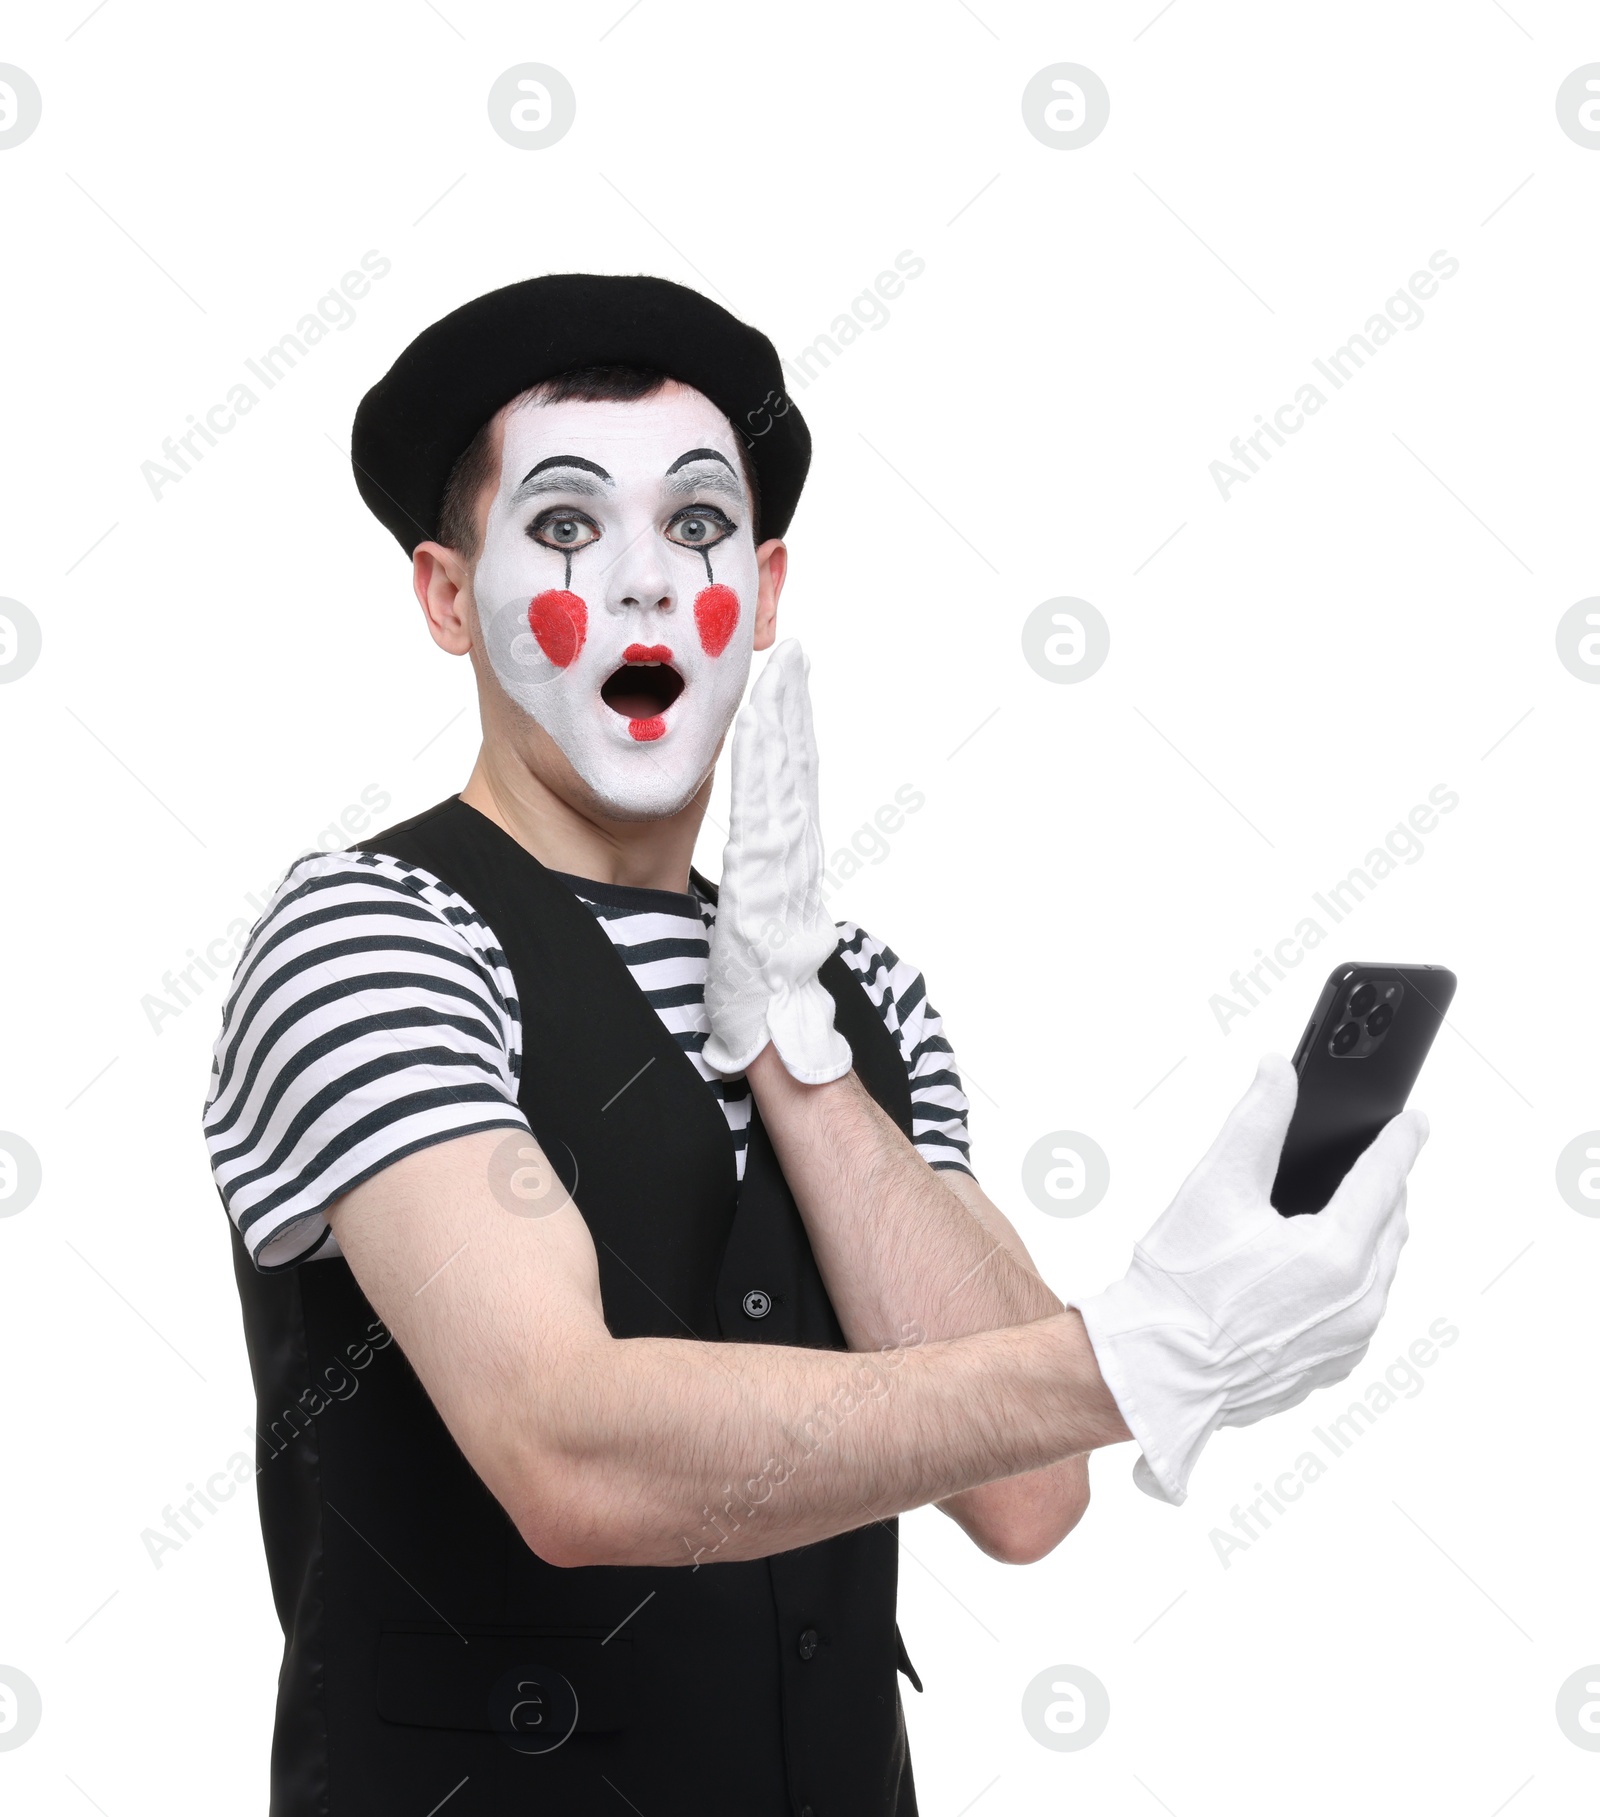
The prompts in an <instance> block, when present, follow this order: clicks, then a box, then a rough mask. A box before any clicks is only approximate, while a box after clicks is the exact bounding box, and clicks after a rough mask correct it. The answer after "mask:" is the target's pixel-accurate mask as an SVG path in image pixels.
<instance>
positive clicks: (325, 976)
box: [204, 852, 527, 1272]
mask: <svg viewBox="0 0 1600 1817" xmlns="http://www.w3.org/2000/svg"><path fill="white" fill-rule="evenodd" d="M521 1070H522V1049H521V1020H520V1013H519V1010H518V1005H517V1002H516V997H515V985H514V982H513V979H512V976H511V972H510V968H509V966H508V965H507V963H506V959H505V955H504V954H503V953H502V952H501V951H500V947H499V943H498V941H497V940H496V938H495V936H494V934H493V932H492V930H491V929H490V928H489V927H488V925H487V924H486V923H485V922H484V921H483V920H482V918H481V917H480V916H479V915H478V914H477V912H476V911H475V910H474V909H473V908H472V906H471V904H470V903H467V902H465V901H463V900H462V898H461V897H459V896H457V895H456V894H455V893H454V892H453V891H451V890H449V889H448V888H446V886H445V885H444V884H442V883H441V882H440V881H439V880H438V879H437V878H436V877H432V876H430V875H429V874H428V873H427V872H425V871H422V870H419V869H417V868H416V867H415V866H413V865H407V864H403V863H401V862H400V861H399V860H398V859H395V858H389V857H384V856H382V855H369V854H366V853H362V852H335V853H331V854H320V853H319V854H313V855H312V856H310V857H306V858H302V859H301V860H300V861H299V862H298V863H297V864H295V865H294V866H293V867H292V868H291V869H290V871H289V873H288V875H287V876H286V877H285V878H284V880H283V882H282V883H281V884H280V885H279V886H278V890H277V893H276V894H275V895H274V896H273V899H272V901H271V902H270V903H269V904H268V906H267V910H266V912H265V914H263V916H262V917H261V919H260V921H258V922H257V923H256V926H255V928H254V930H253V931H252V933H251V935H250V939H249V941H248V943H247V944H246V946H245V949H244V953H243V955H242V957H241V958H240V961H239V967H238V970H237V972H236V973H235V975H234V980H233V985H232V988H231V990H230V993H229V996H228V1001H227V1004H226V1007H225V1008H224V1010H223V1017H222V1032H221V1033H220V1035H219V1036H218V1038H217V1044H216V1049H215V1053H214V1056H213V1060H212V1070H211V1089H210V1092H209V1095H208V1096H207V1099H206V1107H205V1116H204V1127H205V1138H206V1146H207V1148H208V1149H209V1150H210V1155H211V1168H212V1172H213V1174H214V1176H215V1178H216V1182H217V1188H218V1190H219V1191H220V1193H221V1195H222V1202H223V1204H224V1205H225V1206H226V1207H227V1210H228V1215H229V1216H230V1217H231V1218H232V1219H233V1221H234V1223H235V1224H236V1225H237V1226H238V1228H239V1233H240V1235H241V1236H242V1237H243V1239H244V1242H245V1245H246V1247H247V1248H248V1250H249V1252H250V1254H251V1256H252V1258H253V1259H254V1261H255V1264H256V1266H257V1267H258V1268H260V1269H261V1270H263V1271H264V1272H270V1271H272V1270H276V1269H281V1268H287V1267H292V1266H293V1265H294V1264H295V1263H297V1262H302V1261H305V1260H307V1259H308V1258H309V1257H310V1256H312V1255H317V1254H321V1255H327V1254H330V1253H331V1254H337V1253H338V1248H337V1244H336V1243H335V1241H334V1238H333V1233H332V1231H331V1230H330V1229H329V1228H328V1223H327V1219H326V1216H325V1213H326V1211H327V1209H328V1207H329V1206H330V1205H331V1204H332V1203H333V1202H334V1200H336V1199H337V1198H338V1197H339V1196H340V1195H341V1194H342V1193H346V1192H348V1191H349V1190H350V1189H351V1187H353V1186H357V1185H359V1184H360V1183H361V1182H362V1181H363V1180H366V1179H370V1178H371V1177H372V1175H374V1174H376V1173H378V1172H380V1171H381V1170H382V1169H383V1168H385V1167H388V1166H391V1165H392V1164H393V1163H394V1162H395V1161H398V1160H400V1159H401V1158H402V1157H403V1156H405V1155H409V1154H414V1153H416V1152H417V1151H418V1150H419V1149H423V1148H428V1147H431V1146H432V1145H433V1144H435V1143H438V1142H447V1141H451V1140H453V1139H454V1138H455V1137H457V1136H464V1135H470V1134H472V1133H474V1132H475V1131H478V1130H485V1129H501V1128H505V1129H526V1128H527V1121H526V1119H525V1118H524V1117H523V1114H522V1111H521V1110H520V1108H519V1107H518V1104H517V1086H518V1082H519V1079H520V1075H521Z"/></svg>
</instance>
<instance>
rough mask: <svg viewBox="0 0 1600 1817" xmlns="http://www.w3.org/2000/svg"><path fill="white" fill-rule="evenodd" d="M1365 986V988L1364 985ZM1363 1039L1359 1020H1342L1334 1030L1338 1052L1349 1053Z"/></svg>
mask: <svg viewBox="0 0 1600 1817" xmlns="http://www.w3.org/2000/svg"><path fill="white" fill-rule="evenodd" d="M1363 988H1365V987H1364V986H1363ZM1360 1039H1361V1025H1360V1023H1359V1022H1341V1023H1340V1024H1339V1026H1338V1027H1337V1028H1336V1029H1335V1030H1334V1031H1333V1041H1332V1047H1333V1051H1334V1052H1335V1053H1336V1054H1347V1053H1349V1051H1350V1049H1351V1048H1352V1047H1354V1046H1355V1044H1356V1043H1357V1042H1358V1041H1359V1040H1360Z"/></svg>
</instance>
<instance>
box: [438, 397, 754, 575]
mask: <svg viewBox="0 0 1600 1817" xmlns="http://www.w3.org/2000/svg"><path fill="white" fill-rule="evenodd" d="M669 382H670V375H669V374H667V373H665V372H656V371H653V370H651V369H650V368H648V367H644V366H580V367H576V368H574V370H572V371H571V372H558V373H557V374H556V375H555V376H554V377H553V378H547V379H540V381H539V382H538V384H537V385H530V386H529V387H528V389H527V390H526V391H523V392H520V393H519V394H518V395H517V396H516V397H514V398H512V399H511V400H510V401H509V402H508V403H506V404H504V405H502V406H501V408H500V409H499V410H497V411H496V412H495V413H494V415H493V416H492V417H490V419H489V420H488V422H486V423H485V424H484V425H483V427H482V428H481V429H480V430H479V431H478V433H477V434H476V435H475V436H473V438H472V440H471V441H470V442H469V443H468V444H467V446H466V447H465V448H464V449H463V450H462V451H461V453H460V455H459V456H458V457H457V459H456V463H455V465H454V466H453V467H452V468H451V469H450V478H449V480H448V481H447V482H446V484H445V489H444V498H443V500H442V502H441V504H440V507H439V541H440V542H441V543H443V544H444V546H445V547H446V548H447V549H454V550H455V552H456V553H457V554H458V555H459V556H461V558H462V559H463V560H464V561H467V562H475V561H476V560H477V559H478V556H479V554H480V552H481V550H482V547H483V532H482V528H481V526H480V525H479V522H478V501H479V499H480V497H481V496H482V494H483V491H484V488H485V487H486V486H489V485H491V484H492V483H493V482H494V479H495V463H496V461H497V460H498V458H499V450H498V448H497V446H496V443H497V440H498V438H497V436H496V434H495V425H496V424H497V423H498V422H499V421H500V419H501V418H502V417H503V416H505V414H506V413H507V412H508V411H510V410H514V409H515V408H516V407H517V406H518V405H519V404H528V403H534V404H565V403H569V402H574V401H576V402H579V403H585V404H601V403H622V404H632V403H637V402H638V401H639V400H640V399H641V398H647V397H654V396H655V394H656V393H657V392H658V391H660V390H661V388H662V387H663V386H664V385H666V384H668V383H669ZM733 439H734V444H735V446H736V447H737V448H738V450H739V467H740V471H741V472H742V473H743V475H744V483H745V490H746V491H747V492H748V493H749V495H750V509H751V534H752V536H753V537H754V538H755V539H756V540H757V541H759V540H760V534H759V533H760V525H761V488H760V485H759V482H758V481H757V478H756V469H755V463H754V461H752V460H751V458H750V450H749V448H748V447H747V446H746V443H745V440H744V437H743V436H741V435H740V434H739V433H738V432H737V431H735V432H734V438H733Z"/></svg>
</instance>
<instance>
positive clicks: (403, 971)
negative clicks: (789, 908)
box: [205, 852, 970, 1269]
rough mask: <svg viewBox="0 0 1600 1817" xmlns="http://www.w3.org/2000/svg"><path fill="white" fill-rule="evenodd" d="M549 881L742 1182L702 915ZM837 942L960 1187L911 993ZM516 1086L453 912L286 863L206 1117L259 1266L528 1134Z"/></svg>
mask: <svg viewBox="0 0 1600 1817" xmlns="http://www.w3.org/2000/svg"><path fill="white" fill-rule="evenodd" d="M563 881H564V882H565V883H566V884H567V885H568V886H569V887H570V888H571V889H572V891H573V893H574V894H575V895H576V896H577V897H578V898H579V900H580V901H582V902H583V903H584V904H585V906H586V907H587V908H588V909H589V911H590V913H591V914H593V915H594V917H595V919H596V921H597V922H598V923H599V925H600V926H601V927H602V928H603V929H604V930H605V932H606V934H607V936H608V937H609V938H610V939H611V941H612V942H613V944H614V945H615V946H616V948H617V951H618V953H619V955H620V956H621V958H622V959H623V961H624V962H625V963H626V965H627V966H628V969H629V971H630V972H631V974H632V976H633V978H634V980H635V982H636V983H637V984H638V986H639V988H640V989H641V990H642V991H643V992H644V994H645V996H646V998H647V999H648V1001H649V1002H650V1004H651V1006H652V1008H654V1010H655V1012H656V1014H657V1015H658V1016H659V1017H660V1018H661V1021H662V1023H663V1025H664V1026H665V1027H666V1029H667V1030H668V1032H669V1033H670V1034H671V1035H672V1036H673V1038H674V1039H675V1040H676V1041H677V1043H678V1045H679V1046H680V1048H681V1049H682V1050H683V1052H684V1054H685V1055H686V1056H687V1057H688V1058H689V1060H690V1061H691V1062H692V1063H693V1064H694V1066H695V1068H696V1070H697V1071H698V1072H699V1073H700V1076H701V1077H702V1078H703V1079H704V1080H705V1081H706V1083H707V1086H708V1087H709V1088H710V1089H711V1090H712V1091H713V1092H714V1093H715V1094H716V1096H717V1098H718V1101H719V1102H720V1103H721V1105H722V1109H723V1114H724V1116H725V1117H726V1118H727V1121H728V1127H729V1130H730V1131H731V1132H732V1135H733V1139H734V1145H735V1149H736V1153H737V1162H738V1171H739V1175H740V1177H741V1178H742V1177H743V1174H744V1160H745V1148H746V1144H747V1142H748V1139H749V1127H750V1088H749V1086H748V1084H747V1083H746V1081H745V1080H744V1079H742V1078H739V1079H722V1078H720V1077H718V1076H717V1075H716V1074H714V1073H713V1072H712V1071H711V1070H710V1068H709V1067H708V1066H707V1065H706V1063H705V1059H704V1055H703V1049H704V1047H705V1044H706V1040H707V1037H708V1036H709V1034H710V1024H709V1021H708V1018H707V1016H706V1008H705V982H706V968H707V963H708V960H709V955H710V940H709V935H710V928H711V924H712V922H713V920H714V918H715V914H716V910H715V908H714V906H713V905H712V903H711V902H710V901H709V900H707V899H706V898H705V897H704V896H703V895H701V894H700V893H699V892H698V891H696V892H695V893H694V894H693V895H690V896H680V895H676V894H674V893H672V892H669V891H660V890H637V889H623V888H613V887H611V886H607V885H603V884H598V883H593V882H591V881H589V880H588V879H586V878H579V877H567V878H564V879H563ZM839 929H840V935H841V938H842V940H843V943H844V944H843V948H842V957H843V958H844V960H845V962H846V963H847V964H848V965H850V966H851V967H852V968H853V969H854V970H855V971H856V972H857V973H858V974H859V976H860V977H861V979H862V981H863V983H864V985H865V987H866V990H867V994H868V996H869V997H870V999H871V1000H872V1002H873V1004H874V1005H875V1006H876V1008H877V1010H878V1013H879V1014H880V1015H881V1016H882V1017H883V1020H884V1024H885V1026H886V1027H887V1028H888V1029H889V1031H890V1033H891V1034H893V1035H894V1036H895V1038H896V1041H897V1042H898V1044H899V1047H900V1052H901V1056H902V1058H903V1060H904V1062H905V1066H906V1072H907V1076H908V1079H909V1081H910V1084H911V1092H912V1107H913V1116H914V1125H913V1139H914V1140H915V1142H916V1144H917V1147H918V1148H919V1149H920V1150H921V1152H922V1154H923V1155H924V1157H925V1158H926V1159H927V1160H928V1162H929V1163H930V1164H931V1165H932V1166H934V1167H939V1168H961V1169H963V1170H967V1171H970V1168H969V1163H968V1140H967V1128H966V1117H967V1100H966V1097H965V1095H964V1094H963V1092H962V1089H961V1081H960V1078H959V1076H958V1074H957V1072H956V1068H955V1062H954V1057H953V1055H952V1053H951V1050H950V1044H949V1042H948V1041H947V1040H946V1039H945V1037H944V1032H943V1027H942V1024H941V1023H940V1020H939V1017H938V1015H937V1013H936V1012H935V1011H934V1010H933V1008H932V1006H931V1005H930V1004H929V1003H928V1000H927V993H926V989H925V987H924V984H923V981H922V976H921V974H920V973H919V972H917V971H916V970H915V969H914V968H913V967H911V966H909V965H906V964H905V963H904V962H903V961H902V960H901V959H899V958H898V957H897V956H896V955H895V954H894V953H893V952H891V951H890V950H889V949H888V948H887V947H886V946H884V945H882V944H881V943H880V942H878V941H875V940H873V939H872V937H871V936H870V935H868V934H866V933H864V932H863V931H862V929H860V928H859V927H857V926H855V924H854V923H853V922H841V923H840V924H839ZM521 1071H522V1025H521V1016H520V1011H519V1007H518V1004H517V1002H516V996H515V983H514V981H513V979H512V976H511V972H510V968H509V967H508V965H507V964H506V959H505V955H504V953H502V952H501V950H500V947H499V943H498V941H497V940H496V938H495V936H494V933H493V930H492V929H491V928H490V927H489V926H488V924H487V923H486V922H485V921H484V920H483V919H482V917H481V916H479V915H478V914H477V912H476V911H475V910H474V909H473V908H472V906H471V904H470V903H468V902H466V901H464V900H463V899H462V898H461V897H460V896H458V895H456V894H455V893H454V892H453V891H452V890H450V889H448V888H447V887H446V886H445V885H444V884H442V883H441V882H440V881H439V880H438V879H437V878H436V877H433V876H430V875H429V874H428V873H427V872H426V871H423V870H419V869H418V868H417V867H415V866H413V865H407V864H403V863H401V862H400V861H399V860H397V859H394V858H389V857H386V856H383V855H381V854H379V855H369V854H366V853H358V852H334V853H329V854H320V853H319V854H315V855H312V856H310V857H307V858H303V859H301V860H300V862H299V863H297V864H296V865H294V866H293V867H292V868H291V870H290V871H289V874H288V875H287V876H286V877H285V878H284V880H283V883H282V884H281V885H280V886H279V888H278V891H277V893H276V894H275V895H274V897H273V899H272V901H271V903H270V904H269V905H268V907H267V910H266V913H265V914H264V915H263V916H262V918H261V920H260V921H259V922H258V923H257V925H256V927H255V929H254V930H253V932H252V934H251V937H250V940H249V943H248V944H247V946H246V948H245V952H244V956H243V958H242V959H241V961H240V965H239V970H238V972H237V974H236V976H235V979H234V984H233V987H232V990H231V992H230V995H229V998H228V1002H227V1005H226V1007H225V1009H224V1012H223V1025H222V1031H221V1033H220V1035H219V1036H218V1040H217V1045H216V1051H215V1056H214V1059H213V1065H212V1081H211V1092H210V1095H209V1097H208V1099H207V1103H206V1110H205V1132H206V1142H207V1145H208V1147H209V1149H210V1151H211V1161H212V1168H213V1171H214V1173H215V1175H216V1180H217V1184H218V1187H219V1188H220V1190H221V1192H222V1197H223V1202H224V1204H225V1205H226V1206H227V1208H228V1211H229V1214H230V1215H231V1216H232V1217H233V1219H234V1221H235V1222H236V1223H237V1224H238V1226H239V1229H240V1232H241V1234H242V1235H243V1236H244V1238H245V1241H246V1243H247V1244H248V1246H249V1248H250V1251H251V1254H252V1255H253V1256H254V1257H255V1260H256V1263H257V1265H258V1266H259V1267H262V1268H265V1269H275V1268H282V1267H289V1266H292V1265H293V1264H295V1263H296V1262H300V1261H304V1260H306V1259H307V1258H308V1257H310V1256H313V1255H317V1256H327V1255H335V1254H337V1253H338V1247H337V1243H336V1241H335V1239H334V1237H333V1235H332V1232H331V1231H330V1230H329V1228H328V1225H327V1221H326V1218H325V1217H324V1215H323V1214H324V1213H325V1212H326V1210H327V1208H328V1206H329V1205H331V1204H332V1203H333V1202H334V1200H335V1199H337V1198H338V1197H339V1196H340V1195H341V1194H342V1193H345V1192H348V1191H349V1190H350V1188H351V1187H353V1186H355V1185H358V1184H359V1183H360V1182H361V1181H362V1180H365V1179H367V1178H369V1177H370V1176H371V1175H373V1174H375V1173H377V1172H378V1171H379V1170H380V1169H382V1168H384V1167H386V1166H388V1165H389V1164H390V1163H391V1162H394V1161H397V1160H399V1159H400V1158H401V1157H402V1156H404V1155H407V1154H411V1153H414V1152H415V1151H416V1150H418V1149H420V1148H425V1147H428V1146H429V1145H431V1144H433V1143H436V1142H443V1141H449V1140H451V1139H452V1138H454V1137H456V1136H461V1135H468V1134H471V1133H473V1132H474V1131H477V1130H482V1129H497V1128H508V1129H526V1127H527V1124H526V1121H525V1120H524V1118H523V1115H522V1112H521V1110H520V1108H519V1107H518V1104H517V1084H518V1081H519V1079H520V1077H521Z"/></svg>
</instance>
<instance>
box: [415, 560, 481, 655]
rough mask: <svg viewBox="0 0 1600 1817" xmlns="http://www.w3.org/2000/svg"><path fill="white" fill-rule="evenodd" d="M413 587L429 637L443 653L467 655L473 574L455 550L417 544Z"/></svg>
mask: <svg viewBox="0 0 1600 1817" xmlns="http://www.w3.org/2000/svg"><path fill="white" fill-rule="evenodd" d="M411 586H412V590H413V591H414V592H415V593H416V596H417V603H418V604H419V605H420V606H421V607H422V616H423V617H424V618H425V619H426V620H427V621H428V635H429V636H430V637H431V638H432V639H433V641H434V642H435V643H436V644H437V645H438V646H439V648H440V649H441V650H448V651H449V652H450V654H451V655H452V656H465V655H466V653H467V652H468V651H469V650H470V649H471V648H472V630H471V619H470V614H471V611H472V574H471V571H470V570H469V569H468V567H467V564H466V563H465V562H464V561H462V559H461V557H460V556H459V555H458V554H457V553H456V551H455V550H454V549H447V548H445V546H444V544H443V543H418V544H417V546H416V548H415V549H413V550H412V552H411Z"/></svg>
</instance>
